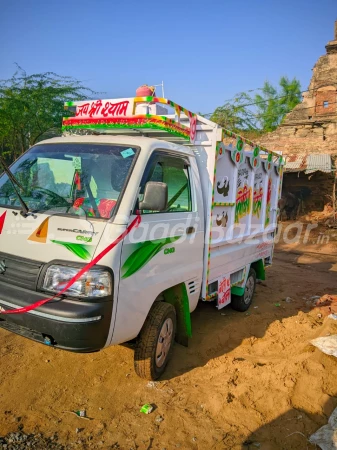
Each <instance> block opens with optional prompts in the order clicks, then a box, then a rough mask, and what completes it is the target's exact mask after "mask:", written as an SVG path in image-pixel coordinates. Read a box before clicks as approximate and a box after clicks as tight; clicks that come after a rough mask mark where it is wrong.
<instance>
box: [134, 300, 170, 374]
mask: <svg viewBox="0 0 337 450" xmlns="http://www.w3.org/2000/svg"><path fill="white" fill-rule="evenodd" d="M176 323H177V319H176V312H175V309H174V307H173V306H172V305H170V304H169V303H162V302H157V303H154V305H153V306H152V308H151V310H150V312H149V315H148V316H147V318H146V321H145V323H144V326H143V328H142V331H141V332H140V334H139V337H138V340H137V344H136V349H135V371H136V373H137V375H138V376H140V377H141V378H146V379H147V380H156V379H157V378H159V377H160V375H162V373H163V372H164V370H165V367H166V365H167V363H168V361H169V359H170V356H171V353H172V347H173V341H174V337H175V333H176Z"/></svg>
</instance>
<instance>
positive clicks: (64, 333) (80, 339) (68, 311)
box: [0, 281, 113, 352]
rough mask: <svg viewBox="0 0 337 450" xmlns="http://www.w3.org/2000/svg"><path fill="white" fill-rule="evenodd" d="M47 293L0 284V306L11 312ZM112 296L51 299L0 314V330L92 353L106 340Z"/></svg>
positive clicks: (100, 347)
mask: <svg viewBox="0 0 337 450" xmlns="http://www.w3.org/2000/svg"><path fill="white" fill-rule="evenodd" d="M47 297H48V294H44V293H41V292H34V291H29V290H27V289H23V288H20V287H14V286H12V285H9V284H7V283H2V282H1V281H0V306H1V307H2V308H3V309H5V310H7V309H15V308H20V307H23V306H27V305H30V304H32V303H35V302H37V301H39V300H42V299H44V298H47ZM112 304H113V302H112V296H111V297H107V298H105V299H104V300H95V301H78V300H75V299H71V298H64V299H62V300H58V299H56V300H52V301H51V302H49V303H47V304H45V305H43V306H40V307H39V308H37V309H36V310H33V311H30V312H28V313H23V314H9V315H7V314H0V328H5V329H7V330H9V331H13V332H14V333H17V334H20V335H22V336H25V337H27V338H29V339H33V340H35V341H38V342H42V343H46V342H50V345H52V346H53V347H55V348H60V349H64V350H69V351H73V352H94V351H97V350H100V349H102V348H103V347H104V346H105V344H106V341H107V338H108V334H109V329H110V324H111V315H112Z"/></svg>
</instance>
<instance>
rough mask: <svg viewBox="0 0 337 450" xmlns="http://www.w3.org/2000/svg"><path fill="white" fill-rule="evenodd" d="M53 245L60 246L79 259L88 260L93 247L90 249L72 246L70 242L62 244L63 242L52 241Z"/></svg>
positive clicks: (81, 245)
mask: <svg viewBox="0 0 337 450" xmlns="http://www.w3.org/2000/svg"><path fill="white" fill-rule="evenodd" d="M51 242H53V244H58V245H62V246H63V247H65V248H66V249H67V250H69V251H70V252H71V253H73V254H74V255H76V256H78V257H79V258H81V259H84V260H86V261H87V260H89V259H91V257H92V252H93V250H94V247H91V246H89V245H83V244H72V243H71V242H63V241H55V240H52V241H51Z"/></svg>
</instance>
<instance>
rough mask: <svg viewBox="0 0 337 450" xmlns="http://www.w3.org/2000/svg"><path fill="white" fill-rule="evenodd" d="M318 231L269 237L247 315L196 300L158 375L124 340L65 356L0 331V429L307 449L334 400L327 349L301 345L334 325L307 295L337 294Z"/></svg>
mask: <svg viewBox="0 0 337 450" xmlns="http://www.w3.org/2000/svg"><path fill="white" fill-rule="evenodd" d="M319 233H320V232H319V231H317V232H316V234H314V236H313V238H312V240H311V241H310V242H309V243H308V244H306V245H301V244H300V245H297V244H284V242H280V243H279V244H278V245H277V249H276V252H275V257H274V263H273V266H272V267H270V268H269V269H268V273H267V280H266V281H265V282H263V283H262V284H259V285H258V286H257V291H256V294H255V300H254V304H253V306H252V307H251V309H250V310H249V313H248V314H246V313H238V312H235V311H233V310H232V309H231V308H230V307H226V308H224V309H222V310H221V311H217V309H216V308H215V307H214V304H211V303H207V304H206V303H202V304H200V305H199V306H198V308H197V310H196V311H195V312H194V313H193V314H192V327H193V338H192V339H191V341H190V346H189V348H185V347H182V346H180V345H177V344H176V345H175V348H174V353H173V359H172V361H171V362H170V364H169V366H168V368H167V371H166V373H165V375H164V377H163V378H162V379H161V380H160V381H159V382H156V383H153V382H152V383H148V382H147V381H145V380H142V379H140V378H138V377H137V376H136V375H135V373H134V371H133V350H132V347H124V346H119V347H111V348H108V349H106V350H103V351H101V352H99V353H94V354H84V355H81V354H72V353H67V352H64V351H60V350H53V349H51V348H49V347H45V346H43V345H41V344H38V343H35V342H32V341H29V340H26V339H25V338H22V337H20V336H16V335H14V334H11V333H9V332H7V331H4V330H0V339H1V346H0V357H1V363H0V386H1V387H0V436H1V435H5V434H7V433H8V432H11V431H16V430H17V428H18V426H19V425H21V427H22V426H23V429H24V431H25V432H31V433H38V432H41V433H44V434H45V435H47V436H53V435H54V433H57V435H58V438H59V442H61V443H64V444H65V446H66V447H72V448H73V447H75V448H84V449H85V448H103V449H108V448H119V449H123V450H124V449H126V450H129V449H134V450H136V449H139V450H143V449H144V450H149V449H159V450H162V449H166V450H171V449H177V448H180V449H200V450H201V449H202V450H203V449H207V450H208V449H251V450H252V449H255V448H260V449H261V450H274V449H275V450H280V449H292V450H303V449H313V448H315V447H314V446H313V445H311V444H309V443H308V442H307V437H308V436H310V434H312V433H313V432H315V431H316V430H317V429H318V428H319V427H321V426H322V425H324V424H325V423H326V422H327V420H328V417H329V415H330V414H331V412H332V411H333V409H334V408H335V407H336V406H337V382H336V378H337V359H336V358H334V357H332V356H327V355H325V354H323V353H322V352H321V351H319V350H318V349H316V348H314V347H313V346H311V345H310V340H311V339H313V338H316V337H319V336H326V335H327V334H329V333H330V334H337V321H334V320H332V319H328V318H327V317H324V314H322V313H321V312H320V310H318V309H317V308H315V307H314V304H313V300H312V299H311V297H313V296H321V295H324V294H336V293H337V253H336V249H337V247H336V240H335V239H334V238H335V236H333V234H331V239H330V242H329V243H323V244H322V243H320V244H319V245H318V244H317V239H318V238H319V236H321V235H320V234H319ZM334 233H335V234H336V235H337V230H335V231H334ZM287 297H290V300H289V299H288V301H285V299H286V298H287ZM277 305H279V306H277ZM144 403H152V404H153V405H155V410H154V411H153V412H152V413H151V414H149V415H144V414H141V413H140V412H139V409H140V407H141V406H142V405H143V404H144ZM78 409H85V410H86V412H87V415H88V417H90V418H91V419H92V420H83V419H80V418H78V417H76V416H75V415H72V414H70V413H69V412H67V411H71V410H78Z"/></svg>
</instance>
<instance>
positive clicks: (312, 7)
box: [0, 0, 337, 113]
mask: <svg viewBox="0 0 337 450" xmlns="http://www.w3.org/2000/svg"><path fill="white" fill-rule="evenodd" d="M0 6H1V14H0V33H1V41H0V79H7V78H10V77H11V76H12V75H13V73H14V72H15V68H16V66H15V63H17V64H19V65H20V66H21V67H23V68H24V69H25V71H26V72H27V73H28V74H33V73H41V72H47V71H52V72H56V73H57V74H60V75H69V76H73V77H75V78H76V79H78V80H81V81H83V83H84V84H85V85H86V86H88V87H90V88H91V89H93V90H95V91H98V92H100V93H101V94H99V95H97V98H122V97H133V96H134V95H135V90H136V88H137V87H138V86H140V85H142V84H150V85H151V84H160V83H161V82H162V81H164V86H165V97H166V98H169V99H171V100H173V101H175V102H176V103H178V104H180V105H182V106H184V107H185V108H187V109H189V110H191V111H195V112H201V113H210V112H212V111H214V109H215V108H216V107H217V106H220V105H223V104H224V103H225V101H226V100H228V99H232V98H233V97H234V96H235V94H236V93H238V92H242V91H248V90H253V89H258V88H261V87H262V86H263V83H264V82H265V81H266V80H268V81H270V82H271V83H272V84H277V83H278V81H279V79H280V77H281V76H283V75H286V76H288V77H290V78H293V77H296V78H298V79H299V80H300V82H301V86H302V90H305V89H307V87H308V85H309V81H310V77H311V69H312V67H313V66H314V64H315V62H316V60H317V59H318V57H319V56H321V55H323V54H324V53H325V45H326V44H327V42H328V41H329V40H332V39H333V36H334V21H335V20H337V0H320V1H319V2H317V0H282V1H280V0H207V1H206V0H203V1H201V0H194V1H190V0H184V1H183V0H170V1H166V2H164V1H154V0H148V1H141V0H124V1H123V0H92V1H87V0H67V1H65V0H57V1H56V0H53V1H46V0H11V1H9V0H0ZM158 89H159V91H157V94H160V95H161V91H160V88H158ZM256 92H258V91H256ZM251 94H254V92H252V93H251Z"/></svg>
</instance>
